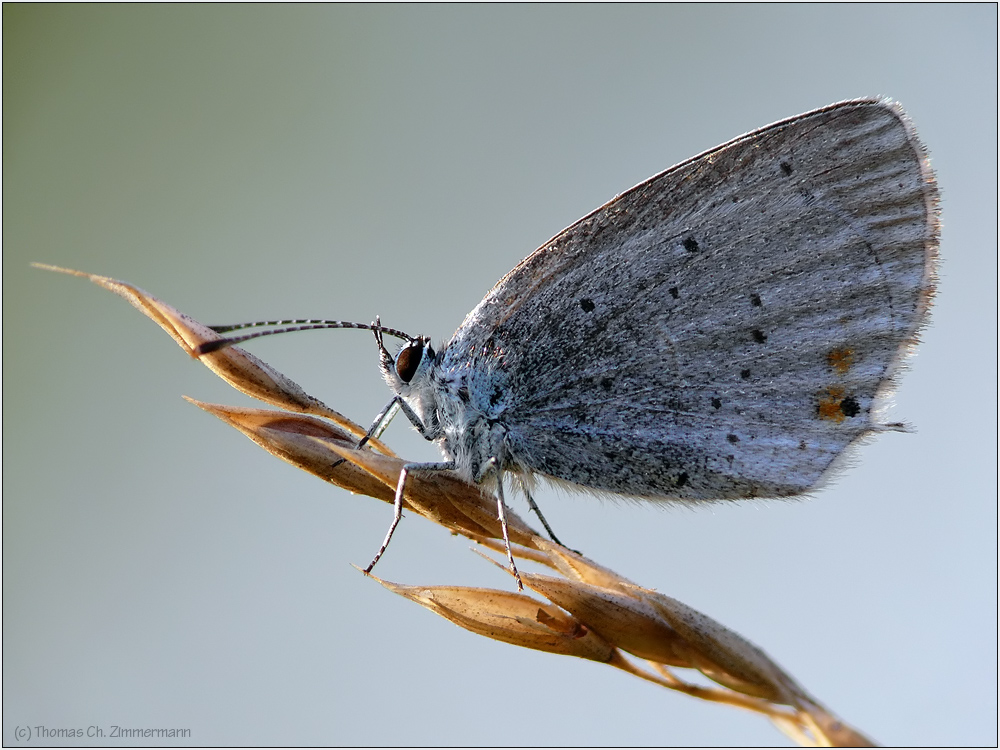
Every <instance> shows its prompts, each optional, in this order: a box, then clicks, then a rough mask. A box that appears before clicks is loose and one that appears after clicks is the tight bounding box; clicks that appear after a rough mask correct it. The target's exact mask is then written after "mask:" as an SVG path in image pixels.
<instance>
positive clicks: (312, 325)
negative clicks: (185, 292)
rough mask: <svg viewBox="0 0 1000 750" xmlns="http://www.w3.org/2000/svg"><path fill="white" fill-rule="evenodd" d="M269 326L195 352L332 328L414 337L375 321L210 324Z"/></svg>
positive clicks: (220, 329)
mask: <svg viewBox="0 0 1000 750" xmlns="http://www.w3.org/2000/svg"><path fill="white" fill-rule="evenodd" d="M273 326H279V327H278V328H273ZM264 327H269V328H271V330H269V331H254V332H252V333H245V334H243V335H242V336H229V337H227V338H224V339H216V340H215V341H206V342H205V343H204V344H200V345H199V346H197V347H196V348H195V354H196V355H198V356H201V355H202V354H210V353H212V352H217V351H219V350H220V349H226V348H227V347H230V346H233V345H235V344H241V343H243V342H244V341H249V340H250V339H259V338H261V337H263V336H273V335H274V334H277V333H291V332H293V331H316V330H322V329H330V328H358V329H361V330H364V331H375V330H379V331H381V332H382V333H386V334H389V335H390V336H395V337H396V338H398V339H403V340H404V341H413V340H414V338H413V336H411V335H410V334H408V333H405V332H404V331H400V330H398V329H396V328H386V327H385V326H383V325H381V324H378V323H375V324H371V323H352V322H350V321H347V320H306V319H299V320H260V321H257V322H254V323H236V324H235V325H225V326H209V328H211V329H212V330H213V331H215V332H216V333H229V332H230V331H241V330H244V329H247V328H264Z"/></svg>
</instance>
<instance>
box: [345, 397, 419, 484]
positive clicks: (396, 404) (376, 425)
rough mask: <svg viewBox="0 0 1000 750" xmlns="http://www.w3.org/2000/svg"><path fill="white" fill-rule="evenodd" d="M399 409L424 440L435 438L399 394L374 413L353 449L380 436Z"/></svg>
mask: <svg viewBox="0 0 1000 750" xmlns="http://www.w3.org/2000/svg"><path fill="white" fill-rule="evenodd" d="M400 409H402V411H403V414H405V415H406V418H407V419H409V420H410V422H411V423H412V424H413V426H414V427H416V428H417V430H418V431H419V432H420V434H421V436H423V438H424V439H425V440H435V439H436V438H437V437H438V436H437V435H433V434H431V433H430V432H428V431H427V429H426V428H425V427H424V425H423V422H421V421H420V417H418V416H417V415H416V413H415V412H414V411H413V409H411V408H410V407H409V405H408V404H407V403H406V402H405V401H403V399H401V398H400V397H399V396H393V397H392V400H391V401H390V402H389V403H388V404H386V405H385V407H384V408H383V409H382V411H380V412H379V413H378V414H376V415H375V419H374V420H372V426H371V427H369V428H368V432H366V433H365V436H364V437H363V438H361V439H360V440H359V441H358V444H357V445H356V446H354V450H361V449H362V448H364V447H365V444H366V443H367V442H368V441H369V440H371V439H372V438H375V439H376V440H377V439H378V438H380V437H381V436H382V433H383V432H385V430H386V428H387V427H388V426H389V423H390V422H391V421H392V419H393V417H395V416H396V415H397V414H398V413H399V411H400ZM346 460H347V459H345V458H341V459H338V460H337V461H334V462H333V466H334V467H336V466H339V465H340V464H342V463H344V461H346Z"/></svg>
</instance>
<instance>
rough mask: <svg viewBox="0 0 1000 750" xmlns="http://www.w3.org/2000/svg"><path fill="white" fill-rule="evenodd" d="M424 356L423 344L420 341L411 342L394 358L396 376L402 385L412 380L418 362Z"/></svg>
mask: <svg viewBox="0 0 1000 750" xmlns="http://www.w3.org/2000/svg"><path fill="white" fill-rule="evenodd" d="M423 355H424V344H423V342H422V341H413V342H411V343H409V344H407V345H406V346H405V347H403V349H402V350H401V351H400V352H399V354H398V355H397V356H396V374H397V375H399V379H400V380H402V381H403V382H404V383H409V382H410V381H411V380H413V376H414V375H416V374H417V368H418V367H419V366H420V360H421V359H422V358H423Z"/></svg>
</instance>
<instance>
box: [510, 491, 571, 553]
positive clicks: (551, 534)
mask: <svg viewBox="0 0 1000 750" xmlns="http://www.w3.org/2000/svg"><path fill="white" fill-rule="evenodd" d="M521 492H523V493H524V496H525V497H526V498H527V499H528V507H529V508H531V510H533V511H534V512H535V515H536V516H538V520H539V521H541V522H542V526H544V527H545V533H547V534H548V535H549V539H551V540H552V541H553V542H555V543H556V544H558V545H559V546H560V547H566V545H565V544H563V543H562V542H560V541H559V538H558V537H557V536H556V533H555V532H554V531H553V530H552V527H551V526H549V522H548V521H546V520H545V516H543V515H542V509H541V508H539V507H538V505H537V504H536V503H535V499H534V498H533V497H532V496H531V493H530V492H529V491H528V487H527V485H526V484H525V483H524V482H521ZM566 549H569V547H566Z"/></svg>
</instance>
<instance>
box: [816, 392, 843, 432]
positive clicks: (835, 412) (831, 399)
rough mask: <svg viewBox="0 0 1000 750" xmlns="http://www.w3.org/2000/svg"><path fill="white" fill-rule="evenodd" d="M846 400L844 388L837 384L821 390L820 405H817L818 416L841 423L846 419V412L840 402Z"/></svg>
mask: <svg viewBox="0 0 1000 750" xmlns="http://www.w3.org/2000/svg"><path fill="white" fill-rule="evenodd" d="M843 400H844V389H843V388H838V387H837V386H830V387H829V388H827V389H826V392H820V397H819V406H817V407H816V416H818V417H819V418H820V419H828V420H830V421H831V422H836V423H837V424H840V423H841V422H843V421H844V412H843V411H842V410H841V408H840V402H841V401H843Z"/></svg>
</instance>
